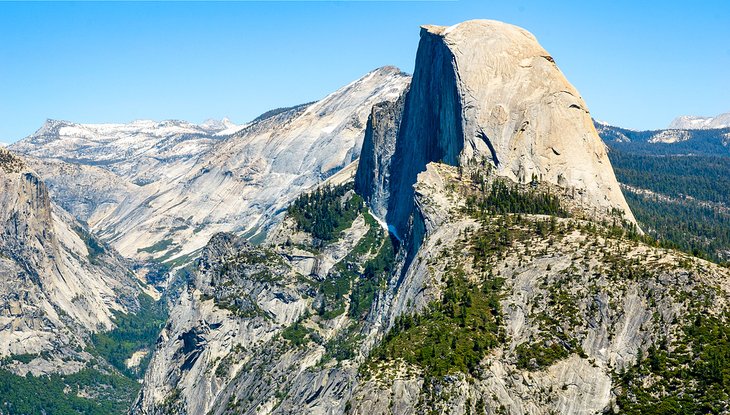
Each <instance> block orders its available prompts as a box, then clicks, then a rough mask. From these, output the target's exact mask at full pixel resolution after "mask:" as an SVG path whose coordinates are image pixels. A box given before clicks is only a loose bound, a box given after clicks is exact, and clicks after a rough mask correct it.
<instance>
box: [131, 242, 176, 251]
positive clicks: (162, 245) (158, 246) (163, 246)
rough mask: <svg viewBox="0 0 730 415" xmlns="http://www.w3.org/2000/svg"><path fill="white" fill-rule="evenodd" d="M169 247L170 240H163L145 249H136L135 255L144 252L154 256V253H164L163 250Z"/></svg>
mask: <svg viewBox="0 0 730 415" xmlns="http://www.w3.org/2000/svg"><path fill="white" fill-rule="evenodd" d="M170 245H172V239H163V240H161V241H158V242H155V243H154V244H152V245H150V246H148V247H146V248H138V249H137V253H140V252H146V253H148V254H154V253H155V252H160V251H164V250H165V249H167V248H169V247H170Z"/></svg>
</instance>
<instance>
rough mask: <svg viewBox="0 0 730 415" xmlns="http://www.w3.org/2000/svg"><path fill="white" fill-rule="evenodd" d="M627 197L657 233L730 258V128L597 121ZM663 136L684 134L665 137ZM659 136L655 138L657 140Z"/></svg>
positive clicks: (680, 245)
mask: <svg viewBox="0 0 730 415" xmlns="http://www.w3.org/2000/svg"><path fill="white" fill-rule="evenodd" d="M596 127H597V129H598V131H599V134H600V135H601V137H602V138H603V140H604V141H605V142H606V144H608V146H609V147H610V151H609V157H610V158H611V163H612V164H613V167H614V171H615V172H616V177H617V178H618V180H619V182H620V183H621V185H622V189H623V191H624V194H625V195H626V200H627V202H628V203H629V206H630V207H631V210H632V211H633V212H634V215H635V216H636V219H637V220H638V221H639V223H640V224H641V226H642V228H643V229H644V230H645V231H647V232H648V233H649V234H651V235H652V236H654V237H656V238H657V239H659V240H661V241H663V242H665V243H667V244H669V245H675V246H677V247H678V248H680V249H682V250H684V251H687V252H690V253H692V254H693V255H696V256H700V257H704V258H708V259H711V260H713V261H716V262H720V263H727V262H728V260H730V192H729V191H728V189H730V146H728V144H730V143H729V141H730V138H729V137H730V129H719V130H663V131H633V130H626V129H622V128H618V127H612V126H607V125H605V124H596ZM657 137H663V138H664V139H667V137H681V138H682V139H684V141H680V142H671V143H668V142H660V141H657V140H658V139H657ZM652 140H653V142H652Z"/></svg>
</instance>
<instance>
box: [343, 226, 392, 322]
mask: <svg viewBox="0 0 730 415" xmlns="http://www.w3.org/2000/svg"><path fill="white" fill-rule="evenodd" d="M373 226H377V224H373ZM378 231H379V232H378V237H379V239H382V240H383V243H382V245H381V246H380V248H379V249H378V251H377V252H378V253H377V255H375V257H373V258H372V259H369V260H368V261H367V262H365V265H364V268H365V270H364V271H363V273H362V274H361V275H360V276H359V278H358V279H357V281H356V283H355V286H354V287H353V289H352V293H351V294H350V317H352V318H356V319H360V318H363V317H364V316H365V314H366V313H367V312H368V311H370V306H371V305H372V304H373V300H374V299H375V295H376V294H377V293H378V292H379V291H380V290H381V289H383V285H384V284H385V281H386V277H387V276H388V275H389V274H390V273H391V271H393V265H394V264H395V247H394V244H393V238H392V237H384V236H383V231H382V230H381V229H378Z"/></svg>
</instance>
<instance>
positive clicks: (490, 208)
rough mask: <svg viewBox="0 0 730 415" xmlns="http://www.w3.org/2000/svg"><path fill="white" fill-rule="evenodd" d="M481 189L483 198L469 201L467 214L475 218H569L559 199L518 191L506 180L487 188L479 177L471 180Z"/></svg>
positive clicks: (494, 182)
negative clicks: (521, 215) (519, 215)
mask: <svg viewBox="0 0 730 415" xmlns="http://www.w3.org/2000/svg"><path fill="white" fill-rule="evenodd" d="M472 181H475V183H476V184H478V185H479V187H480V189H481V194H477V195H470V196H468V197H467V200H466V211H467V213H469V214H472V215H476V216H483V215H502V214H505V213H526V214H535V215H551V216H559V217H567V216H568V213H567V212H566V211H565V210H564V209H563V208H562V207H561V206H560V200H559V199H558V197H557V196H555V195H552V194H550V193H548V192H543V191H537V190H535V189H530V190H527V191H524V190H520V189H517V188H516V187H515V186H513V185H510V184H507V183H506V182H505V181H504V180H501V179H495V180H494V181H492V184H491V186H487V183H486V182H485V181H484V179H482V178H481V176H479V175H478V174H477V175H476V176H475V177H473V178H472Z"/></svg>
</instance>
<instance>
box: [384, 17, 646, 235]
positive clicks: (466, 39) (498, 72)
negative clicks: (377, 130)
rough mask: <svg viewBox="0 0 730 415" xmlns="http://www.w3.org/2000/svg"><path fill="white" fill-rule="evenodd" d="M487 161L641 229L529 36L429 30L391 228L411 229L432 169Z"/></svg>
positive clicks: (580, 105) (400, 152)
mask: <svg viewBox="0 0 730 415" xmlns="http://www.w3.org/2000/svg"><path fill="white" fill-rule="evenodd" d="M482 159H486V160H488V161H489V162H490V163H492V164H493V165H494V166H495V167H496V170H497V174H499V175H501V176H505V177H508V178H510V179H512V180H514V181H518V182H522V183H525V182H529V181H531V180H532V179H533V178H537V179H538V180H541V181H546V182H550V183H554V184H558V185H559V186H561V187H563V188H569V189H575V192H577V194H578V195H579V197H580V199H581V201H582V202H583V203H584V204H586V205H588V206H592V207H595V208H597V209H601V210H602V211H610V210H611V209H612V208H615V209H619V210H621V211H623V212H625V214H626V217H627V218H628V219H629V220H630V221H634V219H633V216H632V215H631V212H630V210H629V208H628V206H627V205H626V202H625V200H624V198H623V195H622V194H621V190H620V188H619V186H618V183H617V182H616V179H615V177H614V174H613V171H612V169H611V163H610V161H609V160H608V157H607V155H606V148H605V145H604V144H603V143H602V142H601V140H600V138H599V137H598V134H597V132H596V130H595V128H594V126H593V122H592V120H591V117H590V115H589V113H588V109H587V106H586V104H585V103H584V102H583V100H582V99H581V98H580V95H579V94H578V92H577V91H576V90H575V88H573V86H572V85H570V83H568V81H567V80H566V79H565V78H564V76H563V75H562V73H561V72H560V70H559V69H558V67H557V66H556V65H555V62H554V61H553V59H552V57H551V56H550V55H549V54H548V53H547V52H546V51H545V50H544V49H543V48H542V47H541V46H540V45H539V43H538V42H537V40H536V39H535V38H534V37H533V36H532V35H531V34H530V33H528V32H527V31H525V30H523V29H521V28H518V27H515V26H511V25H508V24H505V23H501V22H495V21H484V20H479V21H468V22H464V23H460V24H457V25H454V26H451V27H440V26H424V27H423V28H422V30H421V42H420V44H419V48H418V53H417V56H416V68H415V73H414V75H413V81H412V83H411V88H410V90H409V92H408V96H407V97H406V103H405V110H404V115H403V121H402V124H401V126H400V131H399V139H398V144H397V147H396V151H395V155H394V162H393V163H392V164H393V165H394V166H395V168H396V170H394V171H392V172H391V174H390V175H391V177H394V178H395V179H394V180H392V191H391V194H392V195H395V197H391V198H390V209H389V218H388V223H389V224H392V225H393V226H394V227H395V228H396V229H397V230H398V232H399V233H402V232H404V231H405V229H406V228H407V223H408V220H409V219H408V218H409V216H410V213H411V206H410V205H409V203H410V202H409V201H410V200H412V197H413V192H412V185H413V183H415V179H416V175H417V174H418V173H419V172H421V171H423V170H424V169H425V165H426V164H427V163H428V162H431V161H439V162H445V163H448V164H451V165H457V164H459V163H461V164H466V163H468V162H469V160H475V161H480V160H482Z"/></svg>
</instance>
